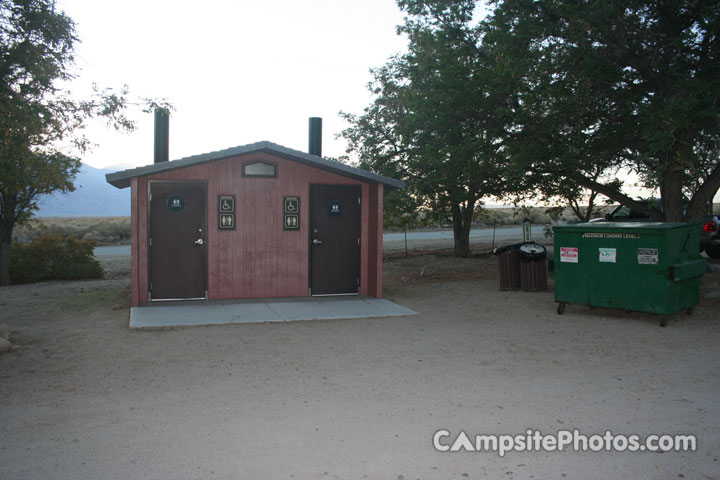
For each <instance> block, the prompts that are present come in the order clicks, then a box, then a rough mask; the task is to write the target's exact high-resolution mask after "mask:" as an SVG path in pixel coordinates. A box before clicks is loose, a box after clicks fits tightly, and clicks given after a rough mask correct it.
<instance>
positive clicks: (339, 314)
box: [130, 296, 417, 328]
mask: <svg viewBox="0 0 720 480" xmlns="http://www.w3.org/2000/svg"><path fill="white" fill-rule="evenodd" d="M402 315H417V312H416V311H414V310H410V309H409V308H405V307H403V306H401V305H398V304H396V303H393V302H391V301H389V300H385V299H378V298H369V297H359V296H347V297H307V298H272V299H255V300H237V301H187V302H161V303H153V304H151V305H146V306H141V307H133V308H132V310H131V311H130V328H157V327H180V326H193V325H221V324H228V323H263V322H290V321H299V320H329V319H341V318H368V317H389V316H402Z"/></svg>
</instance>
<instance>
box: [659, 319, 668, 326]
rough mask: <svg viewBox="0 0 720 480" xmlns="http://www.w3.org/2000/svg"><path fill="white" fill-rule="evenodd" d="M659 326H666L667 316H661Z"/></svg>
mask: <svg viewBox="0 0 720 480" xmlns="http://www.w3.org/2000/svg"><path fill="white" fill-rule="evenodd" d="M660 326H661V327H667V318H661V319H660Z"/></svg>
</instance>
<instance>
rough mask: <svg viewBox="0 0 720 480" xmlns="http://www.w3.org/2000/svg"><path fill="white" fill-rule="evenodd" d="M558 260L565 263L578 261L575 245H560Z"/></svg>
mask: <svg viewBox="0 0 720 480" xmlns="http://www.w3.org/2000/svg"><path fill="white" fill-rule="evenodd" d="M560 261H561V262H565V263H578V249H577V247H560Z"/></svg>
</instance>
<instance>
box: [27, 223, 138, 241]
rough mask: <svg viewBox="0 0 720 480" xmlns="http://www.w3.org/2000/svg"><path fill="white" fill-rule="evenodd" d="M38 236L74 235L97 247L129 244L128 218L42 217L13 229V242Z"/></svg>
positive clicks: (30, 239) (29, 239)
mask: <svg viewBox="0 0 720 480" xmlns="http://www.w3.org/2000/svg"><path fill="white" fill-rule="evenodd" d="M39 235H60V236H63V237H64V236H68V235H75V236H76V237H77V238H81V239H89V240H93V241H95V242H96V243H97V244H98V245H122V244H127V243H129V242H130V217H43V218H33V219H32V220H30V222H28V223H27V224H26V225H22V226H19V227H16V228H15V231H14V232H13V240H14V241H17V242H30V241H32V239H33V238H35V237H37V236H39Z"/></svg>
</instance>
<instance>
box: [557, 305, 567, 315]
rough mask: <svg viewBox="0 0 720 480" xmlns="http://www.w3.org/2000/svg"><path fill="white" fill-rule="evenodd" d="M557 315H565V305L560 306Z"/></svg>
mask: <svg viewBox="0 0 720 480" xmlns="http://www.w3.org/2000/svg"><path fill="white" fill-rule="evenodd" d="M557 313H558V315H562V314H563V313H565V304H564V303H560V304H558V308H557Z"/></svg>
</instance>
